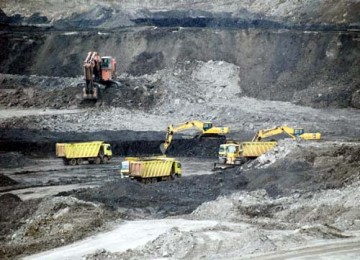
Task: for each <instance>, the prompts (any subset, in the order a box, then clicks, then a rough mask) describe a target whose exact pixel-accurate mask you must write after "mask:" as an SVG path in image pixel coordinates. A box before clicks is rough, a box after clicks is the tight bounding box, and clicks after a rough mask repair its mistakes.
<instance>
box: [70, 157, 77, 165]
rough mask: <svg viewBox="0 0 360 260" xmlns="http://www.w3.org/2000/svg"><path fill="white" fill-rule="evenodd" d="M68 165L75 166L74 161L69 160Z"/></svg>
mask: <svg viewBox="0 0 360 260" xmlns="http://www.w3.org/2000/svg"><path fill="white" fill-rule="evenodd" d="M69 164H70V165H71V166H75V165H76V159H74V158H73V159H70V161H69Z"/></svg>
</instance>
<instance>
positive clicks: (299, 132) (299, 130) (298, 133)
mask: <svg viewBox="0 0 360 260" xmlns="http://www.w3.org/2000/svg"><path fill="white" fill-rule="evenodd" d="M303 133H304V129H302V128H298V129H294V135H295V136H296V137H298V136H300V135H302V134H303Z"/></svg>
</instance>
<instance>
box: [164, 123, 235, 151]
mask: <svg viewBox="0 0 360 260" xmlns="http://www.w3.org/2000/svg"><path fill="white" fill-rule="evenodd" d="M192 128H195V129H198V130H199V132H200V133H201V136H219V135H220V136H223V135H226V134H228V133H229V128H228V127H213V124H212V123H211V122H201V121H198V120H194V121H188V122H185V123H181V124H176V125H169V126H168V128H167V132H166V137H165V142H164V143H162V144H161V145H160V150H161V152H162V154H165V153H166V150H167V149H168V148H169V146H170V144H171V142H172V139H173V135H174V134H175V133H177V132H181V131H185V130H188V129H192Z"/></svg>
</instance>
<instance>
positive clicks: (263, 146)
mask: <svg viewBox="0 0 360 260" xmlns="http://www.w3.org/2000/svg"><path fill="white" fill-rule="evenodd" d="M283 133H285V134H287V135H288V136H290V137H291V138H292V139H303V140H320V139H321V133H305V132H304V129H302V128H291V127H288V126H278V127H274V128H269V129H265V130H259V131H258V132H257V133H256V134H255V136H254V137H253V139H252V141H251V142H236V141H227V142H226V143H225V144H222V145H220V148H219V162H218V163H215V164H214V168H215V169H225V168H229V167H234V166H236V165H241V164H243V163H244V162H246V161H247V160H249V159H255V158H257V157H259V156H260V155H262V154H264V153H266V152H268V151H269V150H271V149H273V148H274V147H275V146H276V145H277V142H275V141H271V142H263V141H261V140H263V139H264V138H267V137H272V136H276V135H279V134H283Z"/></svg>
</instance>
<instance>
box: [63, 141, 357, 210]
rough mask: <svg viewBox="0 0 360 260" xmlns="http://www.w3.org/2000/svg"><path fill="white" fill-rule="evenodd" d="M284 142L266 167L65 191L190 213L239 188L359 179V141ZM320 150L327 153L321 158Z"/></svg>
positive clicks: (282, 190) (321, 185)
mask: <svg viewBox="0 0 360 260" xmlns="http://www.w3.org/2000/svg"><path fill="white" fill-rule="evenodd" d="M284 145H286V143H284ZM289 147H291V149H292V150H291V151H290V152H289V154H288V155H287V156H286V157H285V158H281V159H278V161H276V162H275V163H274V164H272V165H270V166H269V167H267V168H260V169H259V168H254V167H252V168H250V169H245V168H244V167H243V168H234V169H229V170H226V171H223V172H222V173H221V174H212V175H199V176H186V173H184V177H182V178H180V179H176V180H175V181H171V182H160V183H155V184H148V185H145V184H141V183H138V182H135V181H132V180H129V179H121V180H119V181H116V182H114V183H112V184H107V185H106V186H104V187H100V188H95V189H85V190H79V191H75V192H70V193H66V195H72V196H75V197H77V198H79V199H81V200H85V201H94V202H101V203H104V204H105V205H107V206H109V207H112V208H115V209H117V208H125V209H127V211H128V213H129V214H128V215H129V216H131V215H132V213H131V211H132V210H133V209H134V208H137V209H141V212H142V215H143V216H144V215H152V216H153V217H166V216H173V215H180V214H187V213H190V212H192V211H193V210H195V209H196V208H197V207H198V206H199V205H200V204H202V203H203V202H207V201H211V200H214V199H216V198H217V197H218V196H220V195H229V194H231V193H233V192H237V191H240V190H247V191H254V190H258V189H264V190H265V191H266V194H267V196H269V197H272V198H277V197H279V196H287V195H291V194H293V193H294V192H298V191H300V192H301V193H306V192H314V191H319V190H322V189H333V188H342V187H344V186H345V185H348V184H351V183H354V182H356V181H358V180H359V179H360V173H359V170H358V169H359V163H358V161H353V159H354V158H357V156H358V152H359V148H360V147H359V146H352V145H351V144H348V145H342V146H340V147H339V146H336V145H335V146H334V147H333V146H329V147H327V148H326V147H325V148H324V147H322V148H320V147H316V145H315V146H312V145H309V144H306V143H301V144H297V145H296V146H295V147H294V146H293V145H289ZM343 151H349V153H351V155H350V154H348V156H347V158H348V159H346V160H345V161H343V155H340V156H339V153H342V152H343ZM352 152H353V153H354V155H352ZM310 154H312V157H311V156H310ZM324 154H328V155H330V157H327V158H326V160H324V161H321V160H322V159H321V158H323V156H324ZM331 156H332V157H331ZM314 158H315V159H314ZM317 161H318V162H317ZM275 208H276V207H275ZM254 214H255V213H254Z"/></svg>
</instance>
